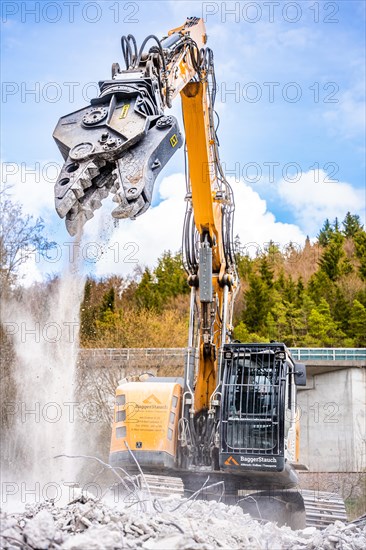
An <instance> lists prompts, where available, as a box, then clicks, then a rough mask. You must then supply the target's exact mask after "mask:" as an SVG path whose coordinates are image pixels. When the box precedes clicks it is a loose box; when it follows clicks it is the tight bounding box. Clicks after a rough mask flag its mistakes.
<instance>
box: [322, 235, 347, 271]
mask: <svg viewBox="0 0 366 550" xmlns="http://www.w3.org/2000/svg"><path fill="white" fill-rule="evenodd" d="M343 240H344V237H343V236H342V235H341V234H340V233H339V231H334V233H333V235H332V236H331V238H330V239H329V242H328V245H327V247H326V249H325V250H324V252H323V254H322V257H321V258H320V260H319V265H320V269H321V270H322V271H324V273H326V274H327V276H328V277H329V279H330V280H331V281H335V280H337V279H338V278H339V277H340V275H341V274H342V269H341V260H343V258H344V257H345V253H344V250H343Z"/></svg>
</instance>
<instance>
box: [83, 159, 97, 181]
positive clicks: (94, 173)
mask: <svg viewBox="0 0 366 550" xmlns="http://www.w3.org/2000/svg"><path fill="white" fill-rule="evenodd" d="M86 169H87V171H88V172H89V176H90V179H93V178H95V177H96V176H98V175H99V172H100V171H99V168H98V166H97V165H96V164H95V163H94V162H90V163H89V164H88V166H87V168H86Z"/></svg>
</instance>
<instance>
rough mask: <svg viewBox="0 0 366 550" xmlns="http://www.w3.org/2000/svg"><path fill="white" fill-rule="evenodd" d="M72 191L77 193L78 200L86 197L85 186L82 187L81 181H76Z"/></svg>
mask: <svg viewBox="0 0 366 550" xmlns="http://www.w3.org/2000/svg"><path fill="white" fill-rule="evenodd" d="M90 185H91V184H90ZM70 189H72V190H73V192H74V193H75V196H76V197H77V198H78V199H81V197H83V196H84V188H83V185H82V183H81V181H80V180H76V181H74V183H73V184H72V185H71V187H70Z"/></svg>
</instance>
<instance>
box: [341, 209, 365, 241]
mask: <svg viewBox="0 0 366 550" xmlns="http://www.w3.org/2000/svg"><path fill="white" fill-rule="evenodd" d="M342 225H343V228H344V229H343V231H342V233H343V235H344V236H345V237H354V236H355V235H356V233H358V232H359V231H362V229H363V225H362V224H361V219H360V216H357V215H355V214H354V215H352V214H351V212H347V214H346V217H345V218H344V220H343V222H342Z"/></svg>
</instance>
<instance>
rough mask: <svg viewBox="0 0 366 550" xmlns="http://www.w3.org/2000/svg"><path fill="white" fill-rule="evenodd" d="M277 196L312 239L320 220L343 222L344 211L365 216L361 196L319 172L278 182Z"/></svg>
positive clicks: (348, 186)
mask: <svg viewBox="0 0 366 550" xmlns="http://www.w3.org/2000/svg"><path fill="white" fill-rule="evenodd" d="M278 193H279V196H280V198H281V200H282V201H283V203H284V204H286V205H287V206H289V207H291V210H292V212H293V214H294V216H295V219H296V221H297V222H298V223H299V225H300V227H301V229H302V230H303V231H305V232H306V233H308V234H309V235H315V234H316V233H317V232H318V231H319V228H320V227H321V226H322V224H323V222H324V220H325V219H326V218H329V219H330V220H331V221H333V220H334V218H335V217H338V218H340V221H341V220H342V219H343V218H344V216H345V214H346V213H347V211H350V212H351V213H352V214H358V215H360V216H361V217H364V215H365V193H364V191H362V190H360V189H355V188H354V187H352V186H351V185H350V184H349V183H346V182H341V181H336V180H332V179H330V178H329V176H328V175H327V174H326V172H324V171H323V170H319V171H316V170H310V171H309V172H304V173H302V174H301V177H300V178H299V180H298V181H296V182H291V181H288V180H285V179H282V180H281V181H280V182H279V184H278Z"/></svg>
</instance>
